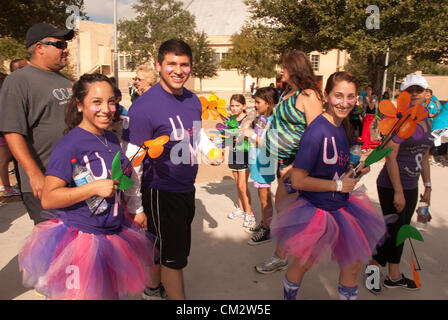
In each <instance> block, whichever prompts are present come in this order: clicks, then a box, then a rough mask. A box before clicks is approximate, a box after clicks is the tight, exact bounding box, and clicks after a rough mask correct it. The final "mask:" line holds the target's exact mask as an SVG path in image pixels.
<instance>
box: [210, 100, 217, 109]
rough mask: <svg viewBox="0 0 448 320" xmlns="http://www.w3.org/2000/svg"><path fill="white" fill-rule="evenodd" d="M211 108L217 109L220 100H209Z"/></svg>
mask: <svg viewBox="0 0 448 320" xmlns="http://www.w3.org/2000/svg"><path fill="white" fill-rule="evenodd" d="M209 106H210V109H212V110H213V109H216V108H217V107H218V101H216V100H213V101H210V102H209Z"/></svg>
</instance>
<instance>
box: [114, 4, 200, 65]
mask: <svg viewBox="0 0 448 320" xmlns="http://www.w3.org/2000/svg"><path fill="white" fill-rule="evenodd" d="M182 6H183V3H182V2H179V1H176V0H139V2H138V3H137V4H134V5H132V8H133V9H134V10H135V11H136V13H137V17H136V18H135V19H133V20H126V19H124V20H120V22H119V24H118V31H119V35H118V49H119V51H122V52H127V53H128V54H129V55H130V56H131V57H130V62H129V65H128V66H129V67H130V68H131V69H135V68H136V67H137V66H139V65H141V64H144V63H146V62H152V63H154V62H155V61H156V60H157V50H158V48H159V46H160V45H161V44H162V43H163V42H164V41H166V40H169V39H172V38H181V39H184V40H186V41H187V40H188V39H191V38H192V37H193V35H194V29H195V27H196V23H195V20H194V16H193V15H192V14H190V13H189V12H188V11H186V10H184V9H183V8H182Z"/></svg>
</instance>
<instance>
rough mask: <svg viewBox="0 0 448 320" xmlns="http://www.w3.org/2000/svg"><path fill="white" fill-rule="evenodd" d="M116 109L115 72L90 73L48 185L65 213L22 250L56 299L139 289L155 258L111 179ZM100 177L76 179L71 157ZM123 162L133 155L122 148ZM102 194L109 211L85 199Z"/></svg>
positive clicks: (47, 202) (35, 277)
mask: <svg viewBox="0 0 448 320" xmlns="http://www.w3.org/2000/svg"><path fill="white" fill-rule="evenodd" d="M114 111H115V98H114V92H113V89H112V85H111V82H110V80H109V79H108V78H107V77H106V76H104V75H102V74H85V75H83V76H82V77H81V78H80V80H79V81H78V82H77V83H75V85H74V86H73V98H72V101H71V103H70V105H68V108H67V110H66V119H65V122H66V124H67V126H68V129H67V131H69V132H68V133H67V134H66V135H65V136H64V137H63V138H62V139H61V140H60V141H59V142H58V143H57V145H56V146H55V148H54V150H53V152H52V154H51V157H50V163H49V165H48V169H47V172H46V177H45V185H44V189H43V193H42V199H41V202H42V207H43V208H44V209H56V208H57V209H59V210H58V212H60V216H59V217H58V218H56V219H53V220H49V221H45V222H42V223H40V224H38V225H37V226H36V227H35V228H34V230H33V233H32V234H31V235H30V236H29V238H28V239H27V241H26V243H25V245H24V246H23V247H22V249H21V250H20V253H19V266H20V270H21V271H22V272H23V282H24V284H25V286H27V287H34V288H35V289H36V290H37V291H38V292H40V293H41V294H43V295H44V296H46V297H47V298H50V299H82V300H90V299H95V300H96V299H119V298H121V297H126V296H129V295H135V294H140V293H141V292H142V291H143V290H144V288H145V284H146V282H147V280H148V279H147V275H148V272H149V267H150V266H151V265H152V264H153V262H152V257H153V254H152V248H153V246H152V244H151V242H150V241H149V239H148V238H147V236H146V234H145V232H144V231H143V230H142V229H140V228H138V227H137V226H136V225H134V224H132V223H131V222H130V221H126V219H125V215H124V210H123V207H122V205H121V203H120V194H119V191H118V190H117V186H116V185H117V183H118V181H116V180H111V179H110V168H111V164H112V161H113V158H114V156H115V154H116V153H117V152H118V151H119V150H121V149H120V144H119V142H118V139H117V138H116V137H115V135H114V134H113V133H112V132H110V131H107V130H105V129H107V128H108V127H109V125H110V123H111V121H112V118H113V113H114ZM72 159H76V160H77V161H78V163H80V164H81V165H84V166H85V167H86V168H87V169H88V170H89V171H90V173H91V176H92V177H93V178H94V180H95V181H93V182H90V183H87V184H84V185H82V186H79V187H77V186H75V185H74V182H73V179H72V165H71V162H70V161H71V160H72ZM121 161H122V167H125V165H126V164H127V163H128V161H127V159H126V158H125V157H124V156H122V158H121ZM95 195H96V196H100V197H103V198H104V199H105V200H104V201H106V202H107V204H108V207H107V209H106V210H105V211H103V212H101V213H99V214H95V215H93V216H91V213H92V212H91V210H90V209H89V207H88V206H87V203H86V202H85V201H84V200H86V199H88V198H90V197H92V196H95Z"/></svg>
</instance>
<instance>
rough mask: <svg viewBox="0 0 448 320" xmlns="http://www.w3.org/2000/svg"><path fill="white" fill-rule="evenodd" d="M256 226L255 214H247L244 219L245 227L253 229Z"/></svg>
mask: <svg viewBox="0 0 448 320" xmlns="http://www.w3.org/2000/svg"><path fill="white" fill-rule="evenodd" d="M254 225H255V216H254V215H253V214H248V213H246V216H245V217H244V222H243V227H244V228H252V227H253V226H254Z"/></svg>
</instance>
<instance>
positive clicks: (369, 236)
mask: <svg viewBox="0 0 448 320" xmlns="http://www.w3.org/2000/svg"><path fill="white" fill-rule="evenodd" d="M385 234H386V224H385V222H384V218H383V215H382V214H380V213H378V212H377V211H376V210H375V208H374V207H373V206H372V204H371V202H370V200H369V198H368V197H367V196H366V195H365V194H364V193H353V194H351V195H350V197H349V200H348V202H347V205H346V206H345V207H343V208H341V209H339V210H335V211H326V210H323V209H319V208H317V207H316V206H314V205H313V204H312V203H310V202H309V201H307V200H306V199H304V198H303V197H299V198H298V199H297V201H296V202H294V203H293V204H291V205H290V206H289V207H287V208H286V209H284V210H282V211H281V212H280V213H279V214H278V215H277V216H275V217H274V219H273V221H272V224H271V235H272V237H273V238H274V239H275V240H276V241H277V243H278V247H279V248H280V249H281V250H282V252H283V254H285V255H286V256H290V257H292V258H294V259H299V261H300V264H301V265H308V266H309V265H312V266H315V265H317V264H319V263H321V262H322V261H323V260H327V259H326V258H329V259H330V260H334V261H337V262H338V263H339V266H340V267H341V268H342V267H345V266H348V265H352V264H355V263H357V262H358V261H368V260H369V259H370V257H371V256H372V254H373V253H374V252H375V247H376V245H377V244H378V243H379V242H380V241H382V239H384V236H385Z"/></svg>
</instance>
